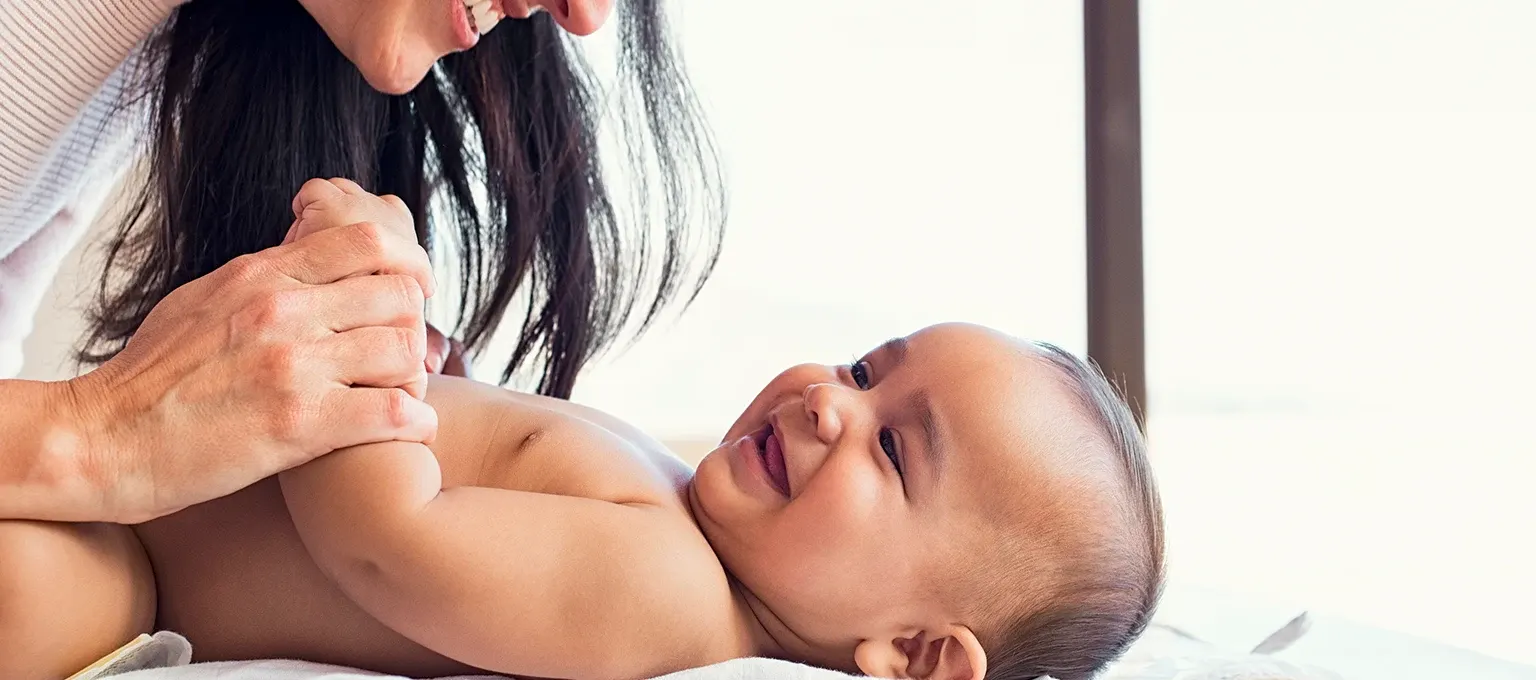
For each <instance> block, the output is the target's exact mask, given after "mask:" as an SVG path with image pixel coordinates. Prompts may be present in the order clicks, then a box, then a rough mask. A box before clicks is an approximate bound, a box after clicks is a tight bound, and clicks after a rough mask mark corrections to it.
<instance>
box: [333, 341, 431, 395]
mask: <svg viewBox="0 0 1536 680" xmlns="http://www.w3.org/2000/svg"><path fill="white" fill-rule="evenodd" d="M315 350H316V352H317V354H318V357H317V359H319V361H320V362H321V363H322V365H323V366H324V368H323V369H321V370H323V371H324V374H325V375H327V376H331V377H333V378H334V379H335V380H336V381H337V382H339V383H341V384H342V385H348V386H352V385H361V386H365V387H398V388H400V389H402V390H405V392H406V394H409V395H411V396H412V397H415V398H417V399H423V398H425V397H426V395H427V370H426V359H427V338H426V334H425V333H423V332H422V331H421V330H420V329H411V328H397V327H393V326H370V327H368V328H359V329H357V330H351V331H347V332H345V333H337V334H335V335H333V336H331V337H329V338H326V339H325V340H323V341H321V342H320V343H319V345H318V346H317V347H316V348H315Z"/></svg>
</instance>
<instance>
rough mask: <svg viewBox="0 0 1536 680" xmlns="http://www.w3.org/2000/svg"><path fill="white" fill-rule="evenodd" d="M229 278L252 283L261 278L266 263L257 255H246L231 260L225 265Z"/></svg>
mask: <svg viewBox="0 0 1536 680" xmlns="http://www.w3.org/2000/svg"><path fill="white" fill-rule="evenodd" d="M224 269H225V271H227V272H229V277H230V278H232V279H234V280H235V281H239V282H245V281H251V280H254V279H256V278H258V277H260V276H261V274H262V273H263V271H264V270H265V263H264V262H263V260H262V258H261V256H260V255H259V254H257V253H246V254H244V255H240V256H238V257H235V258H234V259H232V260H230V261H229V262H228V263H227V264H225V265H224Z"/></svg>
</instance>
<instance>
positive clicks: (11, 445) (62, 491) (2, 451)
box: [0, 380, 113, 522]
mask: <svg viewBox="0 0 1536 680" xmlns="http://www.w3.org/2000/svg"><path fill="white" fill-rule="evenodd" d="M69 390H70V387H69V384H68V383H46V382H35V381H30V380H0V519H37V520H50V521H59V522H94V521H112V520H113V518H112V517H110V516H108V515H109V514H110V512H109V508H107V507H106V504H104V503H103V502H102V498H103V497H102V494H101V493H100V490H101V488H102V479H101V477H102V475H100V474H99V472H100V471H99V470H95V469H94V468H95V467H97V466H94V465H92V464H91V461H92V460H97V459H100V458H101V457H100V456H92V455H90V453H89V452H88V451H87V447H86V445H85V438H84V436H83V434H82V432H81V431H80V430H79V429H78V428H77V427H76V426H75V416H74V411H75V407H74V404H73V403H72V401H73V399H72V397H71V395H70V393H69Z"/></svg>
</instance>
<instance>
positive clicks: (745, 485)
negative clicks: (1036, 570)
mask: <svg viewBox="0 0 1536 680" xmlns="http://www.w3.org/2000/svg"><path fill="white" fill-rule="evenodd" d="M1052 370H1053V369H1052V368H1051V367H1050V366H1048V365H1047V364H1046V363H1045V361H1044V360H1043V359H1041V358H1040V356H1039V355H1038V354H1037V352H1036V350H1035V349H1034V348H1033V346H1031V345H1028V344H1026V343H1023V342H1021V341H1018V340H1015V339H1013V338H1010V337H1008V336H1005V335H1003V334H1000V333H997V332H995V331H992V330H989V329H986V328H981V327H977V326H970V325H961V324H946V325H941V326H934V327H931V328H926V329H923V330H921V331H918V332H917V333H914V334H912V335H910V336H907V337H906V338H898V339H896V340H893V341H890V342H887V343H886V344H885V345H882V346H881V347H880V348H878V349H876V350H874V351H872V352H870V353H869V354H867V355H865V356H864V357H863V358H862V359H861V360H860V361H858V362H857V363H854V364H852V365H841V366H826V365H820V364H805V365H800V366H795V367H793V368H790V369H789V370H787V371H784V372H783V373H781V374H780V375H779V376H778V377H776V378H774V380H773V381H772V382H770V383H769V384H768V386H767V387H765V388H764V389H763V390H762V392H761V393H760V394H758V396H757V398H756V399H754V400H753V401H752V404H751V405H750V406H748V407H747V409H746V411H745V412H744V413H742V415H741V417H740V418H738V419H737V421H736V423H735V424H734V425H732V427H731V429H730V431H729V432H728V433H727V434H726V437H725V442H724V443H723V444H721V445H720V447H719V448H717V449H716V450H715V451H713V452H711V453H710V454H709V455H708V456H707V457H705V458H704V460H703V461H702V462H701V463H700V464H699V467H698V471H697V475H696V476H695V478H694V481H693V484H692V488H691V489H690V500H691V502H692V504H693V508H694V511H695V515H696V519H697V520H698V522H699V525H700V527H701V528H702V530H703V531H704V533H705V535H706V536H707V537H708V538H709V541H710V543H711V545H712V546H713V547H714V548H715V550H716V552H717V554H718V555H719V556H720V559H721V561H722V563H723V564H724V565H725V567H726V568H727V569H728V570H729V571H730V572H731V573H732V575H734V576H735V577H736V578H737V579H738V580H740V582H741V583H742V584H743V585H744V586H745V589H746V590H747V591H748V592H750V593H751V595H752V596H753V597H754V598H756V599H758V600H760V601H761V603H762V604H761V605H760V606H763V607H765V608H766V609H767V610H768V611H771V617H772V618H774V619H776V620H778V621H780V622H782V624H783V625H784V626H785V627H787V628H788V629H789V630H791V631H793V636H794V637H795V638H798V639H801V640H804V641H805V642H806V643H807V645H808V646H812V647H816V648H821V649H847V648H850V647H851V646H856V645H858V644H859V642H861V641H862V639H873V638H872V636H880V635H886V634H893V635H897V636H901V635H904V633H903V632H902V631H905V632H908V633H910V632H912V631H913V630H914V628H913V627H916V628H915V629H917V630H921V629H926V628H927V627H928V626H929V625H930V624H932V623H934V622H943V623H953V622H954V619H953V618H949V619H948V621H944V619H945V617H953V616H955V615H956V612H955V607H953V606H952V605H953V603H947V602H944V601H943V600H944V598H945V597H947V595H946V593H948V592H951V591H950V590H949V588H948V585H949V583H948V582H949V581H951V580H952V579H949V578H948V577H949V576H950V575H951V574H952V573H953V572H955V571H956V570H958V569H963V568H965V567H966V566H967V565H968V562H970V563H974V560H967V559H966V557H967V556H970V555H976V554H977V551H982V550H988V549H994V550H996V549H1004V548H1003V547H1002V546H1001V545H998V544H996V543H995V542H994V541H992V540H990V539H992V538H993V537H995V535H996V532H997V531H998V529H999V527H1001V526H1004V525H1005V524H1006V525H1007V526H1018V524H1017V522H1018V521H1019V520H1020V518H1029V517H1030V516H1031V515H1033V514H1034V513H1031V512H1030V510H1031V507H1036V506H1037V507H1041V508H1044V507H1052V508H1059V507H1061V504H1059V503H1056V502H1054V501H1055V500H1056V498H1057V497H1058V496H1059V494H1060V493H1061V491H1060V487H1061V486H1062V485H1061V484H1059V483H1058V482H1059V481H1060V480H1061V479H1062V475H1064V474H1067V473H1066V472H1065V471H1064V468H1065V467H1066V463H1065V462H1064V461H1063V457H1062V456H1053V455H1052V454H1051V453H1050V451H1053V450H1057V449H1060V448H1064V447H1069V446H1070V443H1069V442H1068V441H1067V440H1066V439H1064V437H1065V436H1066V435H1064V434H1063V433H1062V431H1063V430H1064V429H1066V428H1062V427H1055V426H1054V424H1055V423H1060V422H1066V421H1067V420H1071V419H1072V418H1073V417H1074V412H1073V407H1072V402H1071V401H1070V398H1069V396H1068V394H1069V393H1068V391H1067V388H1066V387H1065V386H1063V385H1062V384H1061V383H1060V381H1059V380H1058V379H1057V378H1056V376H1055V375H1053V374H1052ZM760 614H761V612H760ZM886 639H890V638H886Z"/></svg>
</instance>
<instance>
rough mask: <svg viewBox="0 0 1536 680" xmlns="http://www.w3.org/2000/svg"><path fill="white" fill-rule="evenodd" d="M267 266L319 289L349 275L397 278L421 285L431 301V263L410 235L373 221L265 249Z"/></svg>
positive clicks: (432, 283)
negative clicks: (394, 275)
mask: <svg viewBox="0 0 1536 680" xmlns="http://www.w3.org/2000/svg"><path fill="white" fill-rule="evenodd" d="M265 253H270V258H271V259H272V260H273V262H272V266H274V267H276V269H277V270H278V271H279V272H281V273H282V274H284V275H286V276H288V277H289V278H292V279H295V280H297V281H300V282H303V283H307V284H311V285H321V284H326V283H331V282H333V281H340V280H341V279H345V278H348V277H352V276H364V275H368V274H400V275H404V276H410V277H412V278H414V279H416V280H417V281H418V282H419V283H420V284H421V289H422V293H423V294H424V295H425V296H426V297H432V293H433V289H434V281H433V276H432V262H431V260H429V259H428V258H427V251H426V250H425V249H423V248H422V247H421V246H420V245H417V243H416V237H415V234H414V233H412V234H410V235H408V236H407V235H405V234H401V233H400V232H399V231H398V230H395V229H391V228H390V227H388V226H386V225H383V224H380V223H377V222H358V223H356V224H349V225H347V226H344V227H338V228H335V229H326V230H324V231H321V232H319V233H316V234H311V235H309V236H306V237H302V238H299V239H298V240H295V241H294V242H293V243H290V244H288V245H285V246H278V247H276V248H273V249H271V250H269V251H264V254H265Z"/></svg>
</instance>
